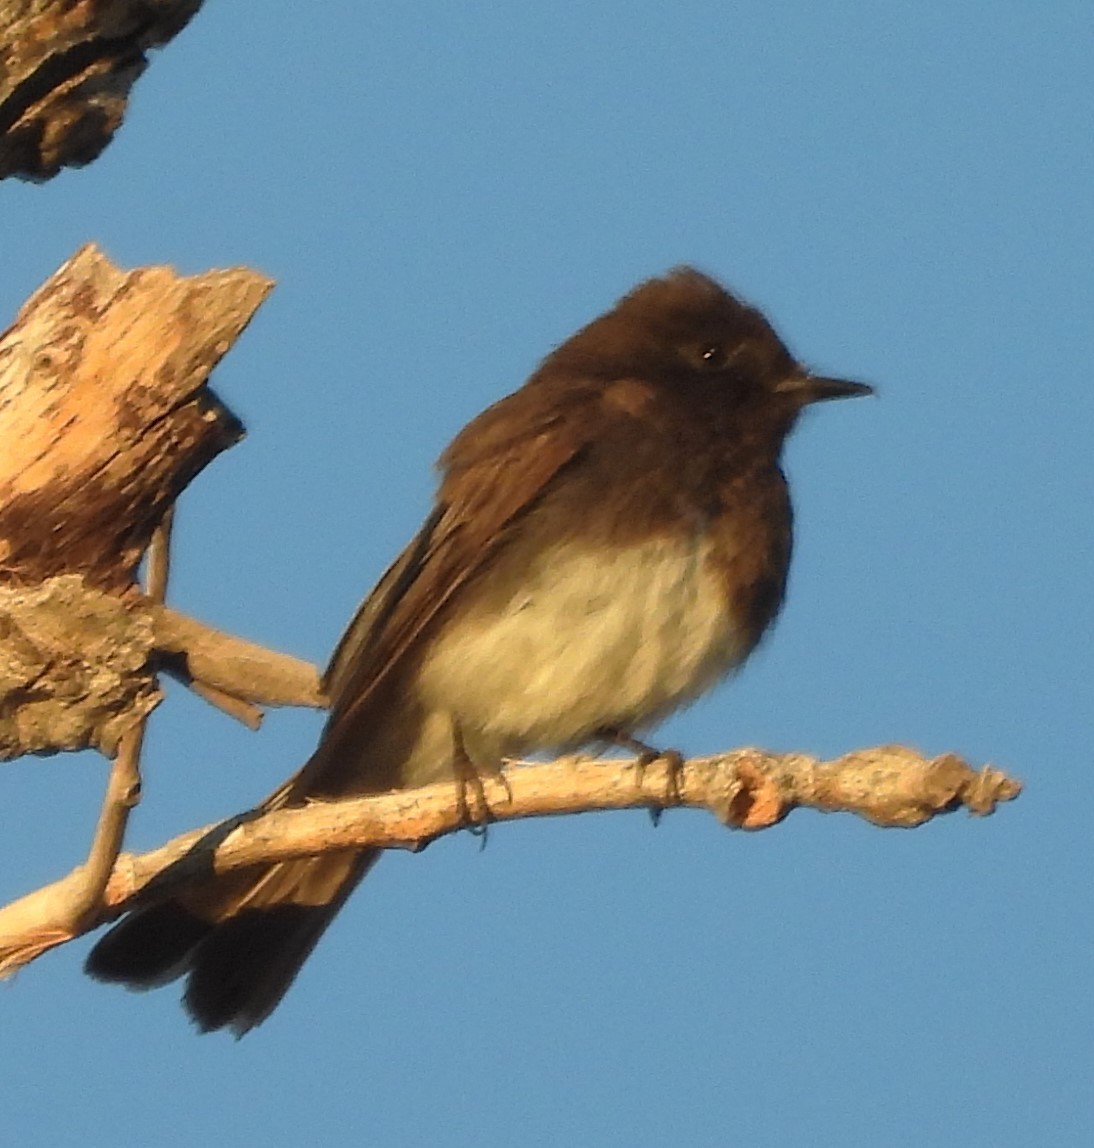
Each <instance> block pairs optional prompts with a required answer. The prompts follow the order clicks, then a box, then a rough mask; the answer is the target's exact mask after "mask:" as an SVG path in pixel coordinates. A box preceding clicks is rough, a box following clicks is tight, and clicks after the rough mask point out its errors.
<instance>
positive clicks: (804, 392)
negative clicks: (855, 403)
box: [776, 375, 874, 406]
mask: <svg viewBox="0 0 1094 1148" xmlns="http://www.w3.org/2000/svg"><path fill="white" fill-rule="evenodd" d="M776 389H777V390H779V391H781V392H782V393H783V394H791V395H795V396H796V397H797V398H798V400H799V402H801V403H802V405H803V406H804V405H805V404H806V403H823V402H827V400H828V399H853V398H854V397H855V395H872V394H874V388H873V387H870V386H867V385H866V383H852V382H851V381H850V380H849V379H829V378H826V377H825V376H823V375H791V376H790V378H788V379H785V380H784V381H783V382H781V383H780V384H779V385H778V387H777V388H776Z"/></svg>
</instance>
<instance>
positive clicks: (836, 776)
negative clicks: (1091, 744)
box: [0, 746, 1021, 975]
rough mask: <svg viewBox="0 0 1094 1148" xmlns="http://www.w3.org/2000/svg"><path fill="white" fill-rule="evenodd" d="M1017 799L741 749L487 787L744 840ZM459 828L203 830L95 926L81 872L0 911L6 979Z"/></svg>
mask: <svg viewBox="0 0 1094 1148" xmlns="http://www.w3.org/2000/svg"><path fill="white" fill-rule="evenodd" d="M1020 791H1021V786H1020V784H1019V783H1018V782H1016V781H1014V780H1013V779H1011V778H1009V777H1007V776H1006V775H1005V774H1003V773H1000V772H999V771H998V770H995V769H990V768H985V769H983V770H980V771H975V770H973V769H972V768H970V767H969V766H968V765H967V764H966V763H965V762H963V761H962V760H961V759H960V758H958V757H955V756H953V755H951V754H947V755H944V756H942V757H937V758H925V757H923V756H922V755H920V754H917V753H915V752H913V751H912V750H909V749H904V748H902V747H900V746H882V747H880V748H877V749H871V750H861V751H858V752H856V753H849V754H846V755H845V756H844V757H841V758H838V759H837V760H835V761H831V762H821V761H817V760H816V759H815V758H811V757H807V756H805V755H804V754H772V753H765V752H763V751H761V750H756V749H742V750H736V751H733V752H731V753H722V754H718V755H716V756H713V757H705V758H694V759H692V760H690V761H687V762H685V763H684V766H683V768H682V770H681V771H680V773H679V775H678V776H677V777H676V778H675V780H674V779H673V777H672V776H671V775H670V772H669V770H668V768H667V767H666V764H665V763H664V762H661V761H658V762H654V763H652V764H651V765H648V766H646V767H644V768H643V769H642V770H641V772H639V771H637V769H636V762H634V761H619V760H615V759H612V760H597V759H594V758H587V757H575V758H562V759H560V760H558V761H554V762H547V763H540V764H528V765H518V766H515V767H511V768H508V769H506V771H505V773H504V776H503V777H502V778H497V779H495V778H490V777H486V778H484V779H483V796H484V798H485V800H486V801H487V802H488V804H489V819H490V820H492V821H511V820H516V819H519V818H525V817H544V816H550V815H554V814H568V813H585V812H592V811H596V810H605V809H630V808H636V807H637V808H641V807H669V806H689V807H692V808H697V809H706V810H708V811H709V812H711V813H713V814H714V815H715V816H716V817H717V818H718V819H719V820H720V821H721V822H722V823H723V824H725V825H727V826H729V827H731V828H740V829H766V828H768V827H769V826H772V825H775V824H777V823H778V822H779V821H781V820H782V819H783V818H784V817H785V816H786V815H787V814H788V813H789V812H790V811H791V810H793V809H795V808H797V807H808V808H812V809H817V810H821V811H823V812H827V813H832V812H840V811H842V812H850V813H856V814H858V815H859V816H860V817H864V818H865V819H866V820H868V821H871V822H873V823H874V824H875V825H881V826H888V827H904V828H910V827H912V826H915V825H920V824H922V823H923V822H925V821H928V820H929V819H931V818H932V817H935V816H938V815H939V814H943V813H949V812H952V811H954V810H957V809H961V808H964V809H967V810H968V811H969V812H970V813H974V814H978V815H980V816H986V815H987V814H990V813H992V812H993V811H994V810H995V806H996V804H997V803H999V802H1002V801H1010V800H1012V799H1013V798H1015V797H1017V796H1018V794H1019V792H1020ZM481 812H483V811H480V813H481ZM463 825H464V822H463V821H462V820H461V811H460V803H459V801H458V800H457V799H456V795H455V793H454V787H453V786H452V785H451V784H437V785H430V786H425V787H423V788H421V789H413V790H400V791H397V792H394V793H388V794H384V795H382V796H380V797H371V798H362V799H358V800H352V801H337V802H325V803H324V802H316V803H313V804H310V805H307V806H304V807H303V808H299V809H281V810H277V811H275V812H272V813H263V814H261V815H257V816H246V815H245V816H243V817H240V818H235V819H233V820H231V821H227V822H223V823H221V824H219V825H211V826H206V827H205V828H203V829H197V830H194V831H192V832H189V833H185V834H183V835H182V836H180V837H177V838H175V839H174V840H173V841H170V842H168V843H167V844H166V845H163V846H161V847H160V848H159V849H154V850H152V851H151V852H149V853H145V854H141V855H136V854H124V853H123V854H122V855H121V856H120V857H119V858H118V862H117V864H116V866H115V867H114V872H113V874H112V875H111V877H110V880H109V881H108V882H107V886H106V891H105V895H104V897H103V899H102V902H101V906H100V911H99V913H98V915H97V917H95V916H85V917H84V918H83V919H82V921H81V922H80V924H79V926H78V927H77V928H71V927H68V928H66V927H65V926H64V925H63V924H60V925H59V924H58V922H64V921H65V920H66V919H70V917H71V914H70V913H69V902H70V899H71V897H72V896H73V890H74V889H79V888H80V886H81V880H82V877H81V874H80V871H79V870H77V871H75V872H73V873H70V874H69V875H68V876H67V877H65V878H63V879H62V880H60V881H57V882H55V883H53V884H52V885H47V886H46V887H44V888H42V889H39V890H37V891H36V892H34V893H30V894H28V895H27V896H26V897H23V898H21V899H20V900H18V901H14V902H12V903H11V904H10V905H8V906H7V907H6V908H3V909H0V975H4V974H5V973H10V972H14V971H15V970H16V969H18V968H20V967H22V966H23V965H25V964H27V963H28V962H29V961H31V960H33V959H34V958H35V957H37V956H39V955H40V954H41V953H43V952H45V951H46V950H47V949H50V948H52V947H54V946H56V945H59V944H62V943H64V942H65V941H68V940H71V939H72V938H73V937H75V936H79V935H80V934H81V933H84V932H87V931H89V930H91V929H94V928H96V927H97V926H98V925H101V924H103V923H105V922H106V921H109V920H112V919H114V918H115V917H117V916H119V915H120V914H122V913H123V912H125V910H126V909H128V908H130V907H132V906H133V904H134V903H136V901H137V900H138V899H140V898H142V897H163V896H165V895H167V894H168V893H170V892H171V891H172V890H175V889H179V888H182V887H184V886H185V885H187V884H189V883H193V882H194V881H198V880H201V879H202V878H203V877H208V876H209V875H210V874H213V873H226V872H229V871H232V870H237V869H244V868H247V867H248V866H251V865H261V864H268V863H270V862H274V861H285V860H289V859H291V858H294V857H308V856H314V855H316V854H320V853H325V852H335V851H338V850H342V849H356V848H363V847H365V846H370V845H379V846H383V847H386V848H403V849H412V850H419V849H423V848H424V847H425V846H426V845H427V844H429V842H431V841H433V840H435V839H436V838H438V837H441V836H443V835H444V834H446V833H451V832H454V831H455V830H458V829H460V828H462V827H463Z"/></svg>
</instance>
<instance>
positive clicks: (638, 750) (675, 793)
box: [600, 727, 684, 825]
mask: <svg viewBox="0 0 1094 1148" xmlns="http://www.w3.org/2000/svg"><path fill="white" fill-rule="evenodd" d="M600 736H601V737H603V738H604V739H605V740H607V741H610V742H612V743H613V744H614V745H618V746H620V747H621V748H623V749H629V750H630V751H631V752H632V753H635V754H637V755H638V757H637V760H636V761H635V763H634V775H635V780H636V782H637V784H638V785H639V786H641V785H642V781H643V778H644V777H645V773H646V766H647V765H650V764H652V763H653V762H655V761H663V762H664V763H665V777H666V785H665V805H679V804H680V801H681V799H682V798H683V791H682V789H681V788H680V778H681V776H682V774H683V772H684V757H683V755H682V754H681V753H680V751H679V750H678V749H654V747H653V746H652V745H647V744H646V743H645V742H644V741H639V740H638V738H636V737H635V736H634V735H633V734H630V733H628V732H627V731H626V730H624V729H617V728H615V727H609V728H608V729H603V730H601V731H600ZM665 805H651V806H650V807H649V811H650V820H651V821H652V822H653V823H654V825H657V824H658V823H659V822H660V820H661V814H662V813H664V811H665Z"/></svg>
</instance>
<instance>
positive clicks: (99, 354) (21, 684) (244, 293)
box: [0, 3, 321, 760]
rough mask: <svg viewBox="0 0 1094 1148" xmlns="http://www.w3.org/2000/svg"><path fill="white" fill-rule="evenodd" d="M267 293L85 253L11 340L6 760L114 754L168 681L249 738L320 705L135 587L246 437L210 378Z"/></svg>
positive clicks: (0, 531)
mask: <svg viewBox="0 0 1094 1148" xmlns="http://www.w3.org/2000/svg"><path fill="white" fill-rule="evenodd" d="M110 6H111V5H110V4H109V3H108V4H107V5H105V6H104V5H98V6H96V5H92V6H91V7H93V8H95V9H96V11H99V12H102V11H105V10H106V8H109V7H110ZM9 7H10V6H9ZM68 7H69V8H70V7H71V6H68ZM86 7H88V6H86V5H84V6H83V7H82V8H81V9H80V10H81V12H82V11H83V8H86ZM153 7H156V5H153ZM272 286H273V285H272V283H271V282H270V280H268V279H266V278H265V277H263V276H261V275H258V274H256V273H255V272H253V271H249V270H246V269H243V268H234V269H228V270H223V271H211V272H208V273H206V274H204V275H194V276H189V277H186V276H180V275H178V274H176V273H175V272H174V271H172V270H171V269H170V268H168V267H145V268H140V269H138V270H135V271H123V270H121V269H119V268H118V267H116V266H114V264H112V263H111V262H110V260H109V259H107V258H106V257H105V256H104V255H103V254H102V253H101V252H99V251H98V250H97V249H96V248H94V247H85V248H83V249H81V250H80V251H79V252H77V253H76V255H74V256H73V257H72V258H71V259H70V260H68V262H67V263H65V264H64V266H62V267H61V268H60V269H59V270H58V271H57V272H56V273H55V274H54V275H53V276H51V277H50V279H49V280H47V281H46V283H44V284H43V285H42V286H41V287H40V288H39V289H38V290H37V291H36V292H35V293H34V295H33V296H31V298H30V299H29V300H28V301H27V303H26V304H25V305H24V306H23V308H22V310H21V311H20V313H19V315H18V317H17V319H16V321H15V323H14V324H13V325H12V327H11V328H10V329H9V330H8V331H6V332H4V333H3V334H2V335H0V442H2V443H3V444H4V447H3V450H2V451H0V760H2V759H4V758H10V757H16V756H19V755H20V754H24V753H53V752H57V751H59V750H72V749H82V748H86V747H94V748H96V749H99V750H101V751H102V752H103V753H105V754H106V755H107V756H108V757H113V756H114V755H115V753H116V752H117V749H118V744H119V741H120V739H121V738H122V736H123V735H124V734H125V733H126V732H127V731H128V730H129V729H131V728H132V727H133V726H134V725H135V724H136V723H137V722H139V721H140V720H142V719H143V718H144V717H145V716H146V715H147V714H148V713H149V712H150V711H151V710H152V709H153V708H154V707H155V706H156V705H157V704H158V702H159V700H160V692H159V689H158V687H157V685H156V679H155V675H156V672H157V671H158V670H160V669H163V668H170V669H171V670H172V671H173V672H176V673H178V674H179V675H180V676H182V677H183V679H184V680H185V681H187V683H188V684H191V683H192V682H194V681H196V682H197V683H198V688H199V689H200V690H201V691H202V693H203V696H205V697H206V698H207V699H209V700H211V701H213V702H214V704H217V705H220V706H221V708H227V709H228V710H229V711H230V712H231V713H232V714H233V716H235V717H238V718H239V719H240V720H243V721H245V722H247V724H249V725H252V726H254V725H255V724H257V720H258V718H259V716H260V714H259V711H258V710H257V707H256V705H255V703H256V702H257V703H264V704H275V705H276V704H300V703H302V704H307V705H315V704H321V696H320V693H319V679H318V674H317V673H316V671H315V669H314V668H313V667H311V666H308V665H306V664H304V663H301V662H298V661H297V660H296V659H291V658H285V657H284V656H282V655H278V654H275V653H273V652H266V651H261V650H260V649H259V647H256V646H253V645H251V644H249V643H236V645H235V646H234V647H233V642H232V639H230V638H228V637H227V636H226V635H219V636H217V635H216V632H215V631H210V630H209V629H208V627H202V626H200V625H199V624H198V623H188V622H187V620H185V619H182V618H181V616H180V615H176V614H173V613H171V612H168V613H166V614H163V615H160V614H156V613H155V607H154V606H153V604H152V603H151V602H150V600H149V596H146V595H143V594H141V593H140V591H139V588H138V586H137V584H136V576H137V569H138V566H139V563H140V561H141V558H142V556H143V555H144V554H145V552H146V551H149V547H150V546H151V550H150V551H149V577H150V580H151V583H152V584H159V583H161V582H162V569H163V567H164V565H165V562H166V546H165V544H164V530H165V526H164V525H163V524H165V522H166V516H167V515H168V514H169V512H170V510H171V508H172V507H173V506H174V504H175V500H176V499H177V498H178V496H179V494H180V493H181V492H182V490H183V489H184V488H185V487H186V486H187V484H188V483H189V482H190V481H191V479H193V477H194V476H195V475H196V474H198V473H199V471H201V469H202V468H203V467H204V466H205V465H206V464H207V463H209V462H210V461H211V460H212V459H213V458H215V457H216V456H217V455H218V454H219V453H220V452H221V451H223V450H225V449H226V448H227V447H230V446H232V445H233V444H234V443H236V442H237V441H238V440H239V439H240V437H241V436H242V434H243V427H242V424H241V423H240V422H239V420H238V419H237V418H236V417H235V415H234V414H233V413H232V412H231V411H230V410H228V408H227V407H226V406H225V405H224V404H223V403H222V402H221V401H220V399H219V398H217V396H216V395H215V394H214V393H213V391H212V390H211V389H210V388H209V386H208V384H207V380H208V376H209V373H210V371H211V370H212V369H213V367H214V366H215V365H216V363H217V362H219V360H220V359H221V357H222V356H223V355H224V354H225V353H226V352H227V351H228V349H229V348H230V347H231V345H232V344H233V343H234V342H235V340H236V339H237V338H238V337H239V335H240V333H241V332H242V331H243V329H244V328H245V327H246V325H247V323H248V322H250V319H251V317H252V316H253V314H254V312H255V311H256V310H257V308H258V306H259V305H260V304H261V302H262V300H263V299H264V298H265V297H266V295H267V294H268V293H269V291H270V290H271V288H272ZM157 530H159V534H158V535H156V532H157ZM154 537H158V538H159V543H158V544H155V545H153V539H154ZM155 596H156V595H155V594H151V598H155ZM191 647H192V648H191ZM165 663H166V666H165ZM224 663H227V664H226V665H225V664H224ZM206 678H208V680H206ZM247 681H249V682H250V683H251V687H252V688H250V689H247V688H246V682H247ZM267 687H268V688H267Z"/></svg>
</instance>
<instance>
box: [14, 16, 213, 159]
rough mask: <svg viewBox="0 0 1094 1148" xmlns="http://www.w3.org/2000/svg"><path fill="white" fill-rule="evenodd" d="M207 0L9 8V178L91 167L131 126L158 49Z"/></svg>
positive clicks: (184, 24) (178, 30)
mask: <svg viewBox="0 0 1094 1148" xmlns="http://www.w3.org/2000/svg"><path fill="white" fill-rule="evenodd" d="M200 7H201V0H97V2H96V3H94V4H73V3H72V0H21V2H20V3H7V4H0V60H2V61H3V67H2V68H0V179H2V178H4V177H6V176H10V175H16V176H20V177H22V178H23V179H32V180H46V179H50V178H51V177H52V176H54V175H56V174H57V172H58V171H60V170H61V168H62V167H81V166H82V165H83V164H85V163H90V162H91V161H92V160H93V159H95V158H96V156H98V155H99V153H100V152H101V151H102V150H103V148H104V147H106V145H107V144H108V143H109V142H110V141H111V139H112V138H113V136H114V132H115V131H117V129H118V126H119V125H120V124H121V122H122V117H123V116H124V114H125V108H126V103H127V101H128V99H129V89H130V88H131V87H132V86H133V83H134V82H135V81H136V79H137V77H138V76H139V75H140V74H141V73H142V72H143V71H144V69H145V68H146V67H147V66H148V58H147V56H146V52H147V50H148V49H149V48H156V47H159V46H160V45H161V44H165V43H167V41H168V40H170V39H172V38H173V37H174V36H175V35H177V33H178V32H180V31H181V30H182V29H183V28H184V27H185V26H186V24H187V23H188V22H189V20H190V18H191V17H192V16H193V15H194V13H195V12H197V10H198V8H200Z"/></svg>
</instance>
